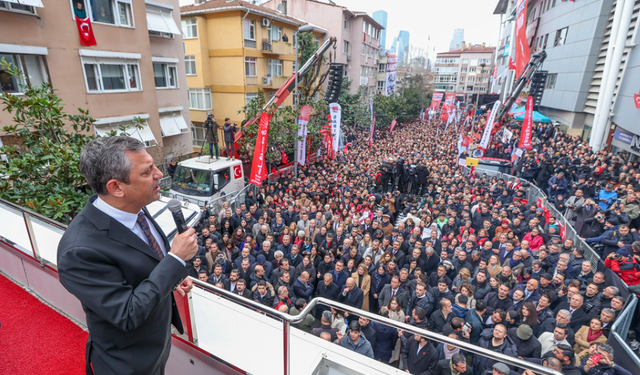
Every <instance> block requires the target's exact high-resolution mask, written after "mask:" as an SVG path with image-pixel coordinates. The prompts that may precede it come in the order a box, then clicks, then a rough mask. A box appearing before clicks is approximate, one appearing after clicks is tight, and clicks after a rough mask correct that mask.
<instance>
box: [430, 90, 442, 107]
mask: <svg viewBox="0 0 640 375" xmlns="http://www.w3.org/2000/svg"><path fill="white" fill-rule="evenodd" d="M443 97H444V93H443V92H434V93H433V96H432V97H431V106H430V107H431V108H438V107H440V102H441V101H442V98H443Z"/></svg>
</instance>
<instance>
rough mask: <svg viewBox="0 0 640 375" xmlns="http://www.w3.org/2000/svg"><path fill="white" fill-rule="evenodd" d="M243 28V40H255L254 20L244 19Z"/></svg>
mask: <svg viewBox="0 0 640 375" xmlns="http://www.w3.org/2000/svg"><path fill="white" fill-rule="evenodd" d="M243 28H244V39H245V40H256V21H254V20H244V23H243Z"/></svg>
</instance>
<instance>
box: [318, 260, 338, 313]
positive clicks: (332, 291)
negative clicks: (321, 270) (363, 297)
mask: <svg viewBox="0 0 640 375" xmlns="http://www.w3.org/2000/svg"><path fill="white" fill-rule="evenodd" d="M338 294H340V288H339V287H338V286H337V285H336V283H334V282H333V277H332V276H331V274H329V272H327V273H325V274H324V278H323V279H322V280H321V281H320V282H319V283H318V287H317V288H316V292H315V295H316V297H323V298H327V299H329V300H332V301H337V300H338ZM326 310H329V307H328V306H326V305H323V304H320V305H316V314H315V316H316V319H318V320H320V319H321V318H322V312H323V311H326Z"/></svg>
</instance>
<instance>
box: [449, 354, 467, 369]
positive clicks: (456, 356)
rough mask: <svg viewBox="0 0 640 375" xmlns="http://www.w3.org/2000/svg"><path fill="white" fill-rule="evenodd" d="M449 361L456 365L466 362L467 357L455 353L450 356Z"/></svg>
mask: <svg viewBox="0 0 640 375" xmlns="http://www.w3.org/2000/svg"><path fill="white" fill-rule="evenodd" d="M451 363H453V365H454V366H457V365H459V364H461V363H467V359H466V358H465V357H464V356H463V355H462V354H460V353H456V354H454V355H453V356H451Z"/></svg>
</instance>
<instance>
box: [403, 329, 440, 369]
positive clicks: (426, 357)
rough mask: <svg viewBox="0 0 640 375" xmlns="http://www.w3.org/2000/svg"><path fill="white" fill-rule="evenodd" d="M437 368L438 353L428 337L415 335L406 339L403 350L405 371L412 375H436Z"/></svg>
mask: <svg viewBox="0 0 640 375" xmlns="http://www.w3.org/2000/svg"><path fill="white" fill-rule="evenodd" d="M401 339H402V338H401ZM437 366H438V351H437V350H436V348H434V347H433V345H432V344H431V343H430V342H429V340H427V338H426V337H422V336H420V335H414V336H413V337H409V338H408V339H406V344H405V345H404V347H403V349H402V367H403V370H405V371H407V372H410V373H412V374H435V373H436V368H437Z"/></svg>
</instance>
